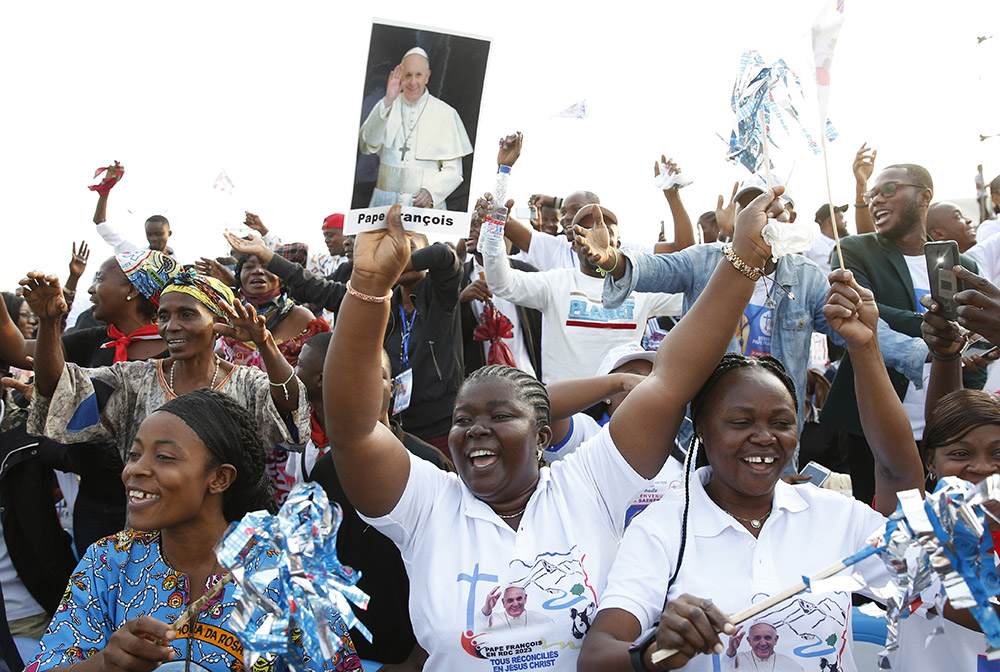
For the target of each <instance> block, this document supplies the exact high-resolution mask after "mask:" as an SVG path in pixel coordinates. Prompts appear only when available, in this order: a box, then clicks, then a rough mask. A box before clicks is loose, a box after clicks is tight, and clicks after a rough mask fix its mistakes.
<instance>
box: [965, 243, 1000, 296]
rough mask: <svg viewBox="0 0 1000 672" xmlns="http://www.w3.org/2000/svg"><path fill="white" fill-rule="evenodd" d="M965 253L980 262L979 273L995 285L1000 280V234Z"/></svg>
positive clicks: (977, 244)
mask: <svg viewBox="0 0 1000 672" xmlns="http://www.w3.org/2000/svg"><path fill="white" fill-rule="evenodd" d="M965 255H966V256H967V257H969V258H971V259H972V260H973V261H975V262H976V263H977V264H979V275H981V276H983V277H984V278H986V279H987V280H989V281H990V282H992V283H993V284H994V285H995V284H997V281H1000V277H998V276H1000V236H992V237H990V238H987V239H986V240H984V241H982V242H979V243H976V244H975V245H973V246H972V247H970V248H969V249H968V250H967V251H966V252H965Z"/></svg>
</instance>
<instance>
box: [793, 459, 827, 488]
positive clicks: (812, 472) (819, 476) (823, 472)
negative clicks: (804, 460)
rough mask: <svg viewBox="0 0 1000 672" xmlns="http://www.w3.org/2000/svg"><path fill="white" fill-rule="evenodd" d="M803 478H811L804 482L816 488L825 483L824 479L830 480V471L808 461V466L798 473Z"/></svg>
mask: <svg viewBox="0 0 1000 672" xmlns="http://www.w3.org/2000/svg"><path fill="white" fill-rule="evenodd" d="M799 473H800V474H802V475H803V476H812V479H811V480H808V481H805V482H806V483H812V484H813V485H815V486H816V487H817V488H818V487H820V486H822V485H823V484H824V483H826V479H828V478H830V473H831V472H830V470H829V469H827V468H826V467H824V466H823V465H822V464H819V463H818V462H813V461H810V462H809V464H807V465H806V466H804V467H803V468H802V471H800V472H799Z"/></svg>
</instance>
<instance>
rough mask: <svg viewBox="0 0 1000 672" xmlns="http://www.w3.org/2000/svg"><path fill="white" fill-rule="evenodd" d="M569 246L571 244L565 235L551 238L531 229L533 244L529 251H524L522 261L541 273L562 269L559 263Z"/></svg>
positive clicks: (529, 246) (530, 245)
mask: <svg viewBox="0 0 1000 672" xmlns="http://www.w3.org/2000/svg"><path fill="white" fill-rule="evenodd" d="M569 246H570V242H569V241H568V240H566V236H564V235H561V234H560V235H558V236H550V235H549V234H547V233H539V232H538V231H535V230H534V229H531V243H530V244H529V245H528V249H527V250H522V254H523V255H524V256H523V257H522V259H523V260H524V261H525V262H527V263H529V264H531V265H532V266H534V267H535V268H537V269H538V270H539V271H548V270H551V269H553V268H562V266H561V265H560V263H559V261H560V259H561V258H562V256H563V255H565V254H566V252H565V248H567V247H569Z"/></svg>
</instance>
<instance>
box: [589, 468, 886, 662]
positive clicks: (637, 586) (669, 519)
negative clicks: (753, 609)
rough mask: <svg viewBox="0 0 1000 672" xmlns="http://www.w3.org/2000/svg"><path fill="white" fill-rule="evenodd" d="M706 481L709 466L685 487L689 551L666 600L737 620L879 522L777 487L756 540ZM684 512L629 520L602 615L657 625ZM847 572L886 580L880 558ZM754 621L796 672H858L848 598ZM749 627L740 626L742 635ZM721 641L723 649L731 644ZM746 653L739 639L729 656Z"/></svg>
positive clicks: (867, 512) (860, 509) (875, 581)
mask: <svg viewBox="0 0 1000 672" xmlns="http://www.w3.org/2000/svg"><path fill="white" fill-rule="evenodd" d="M711 478H712V470H711V467H705V468H702V469H699V470H698V471H697V472H696V473H695V474H694V477H692V479H691V493H690V494H691V506H690V509H689V513H688V538H687V545H686V549H685V552H684V559H683V562H682V565H681V571H680V574H679V575H678V577H677V581H676V582H675V583H674V585H673V586H672V587H671V589H670V596H669V597H670V598H671V599H673V598H676V597H677V596H679V595H681V594H683V593H688V594H690V595H694V596H695V597H704V598H708V599H711V600H712V601H713V602H715V603H716V604H717V605H718V606H719V608H720V609H722V611H724V612H726V613H729V614H733V613H736V612H738V611H741V610H743V609H745V608H746V607H748V606H750V605H752V604H754V603H756V602H759V601H761V600H762V599H766V598H767V597H768V596H770V595H774V594H775V593H777V592H779V591H781V590H783V589H785V588H787V587H788V586H789V585H791V584H794V583H795V582H796V581H798V580H800V578H801V577H802V576H809V575H811V574H815V573H816V572H818V571H819V570H821V569H823V568H824V567H827V566H828V565H830V564H831V563H833V562H835V561H837V560H839V559H841V558H844V557H846V556H848V555H850V554H851V553H854V552H855V551H857V550H858V549H860V548H861V547H862V546H863V545H864V544H865V542H866V540H867V539H868V537H869V536H871V535H872V534H873V533H875V532H876V531H878V530H879V529H880V528H881V526H882V525H884V523H885V518H883V517H882V516H881V515H879V514H878V513H876V512H875V511H872V510H871V509H870V508H869V507H867V506H865V505H864V504H862V503H861V502H858V501H856V500H853V499H849V498H847V497H844V496H843V495H841V494H839V493H836V492H830V491H829V490H822V489H820V488H817V487H815V486H813V485H809V484H803V485H788V484H787V483H784V482H782V481H778V482H777V483H776V484H775V488H774V504H773V508H772V513H771V515H770V516H768V518H767V519H766V520H765V521H764V525H763V527H762V528H761V530H760V535H759V537H758V538H756V539H754V537H753V535H751V534H750V533H749V532H748V531H747V529H746V528H745V527H743V525H742V524H740V523H739V522H738V521H736V519H734V518H733V517H731V516H730V515H729V514H727V513H726V512H725V511H723V510H722V509H721V508H719V506H718V505H716V504H715V502H713V501H712V500H711V498H709V496H708V494H707V493H706V492H705V488H704V485H705V484H706V483H708V482H709V481H710V480H711ZM683 511H684V497H683V492H681V493H680V495H679V496H673V495H668V496H665V497H664V498H663V499H661V500H660V501H658V502H655V503H653V504H650V505H649V506H648V507H647V508H646V510H645V511H644V512H643V513H642V515H640V516H638V517H637V518H636V519H635V520H633V521H632V523H631V525H629V527H628V531H627V532H626V533H625V537H624V538H623V539H622V545H621V549H620V553H619V554H618V559H617V560H616V561H615V564H614V567H613V568H612V569H611V574H610V575H609V576H608V587H607V590H605V591H604V595H603V597H602V598H601V607H600V608H601V609H611V608H616V609H623V610H625V611H627V612H629V613H630V614H632V615H633V616H635V617H636V619H638V621H639V626H640V628H641V629H642V630H645V629H646V628H648V627H650V626H651V625H652V624H653V623H654V622H655V621H657V620H658V618H659V615H660V612H661V611H662V609H663V603H664V598H665V597H666V596H665V594H664V591H665V590H666V586H667V581H668V579H669V577H670V575H671V573H672V571H673V567H674V566H675V565H676V563H677V553H678V549H679V546H680V528H681V516H682V514H683ZM832 531H836V533H835V534H833V533H831V532H832ZM854 571H857V572H859V573H861V575H862V576H864V577H865V579H866V581H867V582H868V583H869V585H876V586H883V585H885V583H886V582H887V581H888V579H889V577H888V573H887V572H886V570H885V565H884V564H883V563H882V561H881V560H880V559H879V558H877V557H870V558H867V559H866V560H863V561H862V562H860V563H858V564H857V565H855V566H854ZM758 622H764V623H768V624H769V625H770V626H771V627H773V628H774V629H775V630H776V631H777V635H778V641H777V644H776V646H775V649H774V651H775V652H776V653H779V654H781V655H782V656H785V657H787V658H789V659H791V660H793V661H795V663H796V664H798V665H799V666H800V667H801V668H802V669H803V670H819V669H820V658H826V659H827V662H828V663H833V664H836V666H837V668H836V669H838V670H840V671H842V672H855V669H856V668H855V666H854V658H853V656H852V654H851V647H852V635H851V595H850V593H847V592H832V593H808V592H807V593H802V594H800V595H797V596H796V597H794V598H792V599H790V600H787V601H785V602H782V603H781V604H779V605H778V606H777V607H775V608H773V609H770V610H768V611H766V612H764V613H763V614H761V615H760V616H757V617H756V618H755V619H754V620H753V623H758ZM753 623H747V624H745V625H746V627H745V628H744V630H743V632H744V633H746V632H747V631H748V629H749V626H750V625H752V624H753ZM721 638H722V641H723V645H725V646H728V638H727V637H726V636H725V635H722V636H721ZM749 650H750V647H749V637H748V636H746V635H744V637H743V640H742V642H741V643H740V644H739V647H738V648H737V650H736V653H737V655H738V654H740V653H743V652H746V651H749ZM725 655H726V654H725V653H723V654H722V655H718V654H713V655H710V656H709V655H702V656H697V657H696V658H694V659H692V660H691V662H690V663H688V665H687V666H686V667H684V668H683V669H685V670H704V671H705V672H709V671H712V670H718V669H722V668H724V666H725V665H724V662H723V661H722V658H723V657H724V656H725ZM767 660H774V661H775V662H776V665H775V669H778V667H777V661H778V660H781V659H774V658H771V657H770V656H768V657H767V659H765V662H767ZM727 662H734V661H727ZM769 667H770V664H768V668H767V669H769ZM740 669H743V668H742V666H741V668H740Z"/></svg>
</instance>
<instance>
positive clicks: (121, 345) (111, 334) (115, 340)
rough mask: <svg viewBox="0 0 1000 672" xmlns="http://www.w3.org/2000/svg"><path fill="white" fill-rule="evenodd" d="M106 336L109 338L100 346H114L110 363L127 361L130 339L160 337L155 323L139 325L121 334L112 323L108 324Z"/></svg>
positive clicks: (153, 339) (143, 339)
mask: <svg viewBox="0 0 1000 672" xmlns="http://www.w3.org/2000/svg"><path fill="white" fill-rule="evenodd" d="M108 338H110V339H111V340H110V341H108V342H107V343H105V344H104V345H102V346H101V347H102V348H114V349H115V358H114V360H112V362H111V363H112V364H114V363H115V362H125V361H128V350H127V348H128V345H129V343H131V342H132V341H155V340H157V339H158V338H160V334H159V332H158V331H157V330H156V325H155V324H149V325H146V326H145V327H139V328H138V329H136V330H135V331H133V332H132V333H131V334H128V335H126V334H123V333H122V332H120V331H119V330H118V327H116V326H115V325H113V324H109V325H108Z"/></svg>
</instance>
